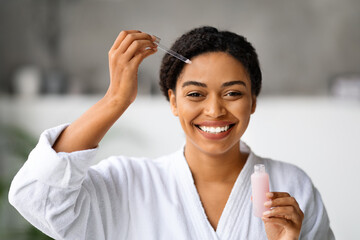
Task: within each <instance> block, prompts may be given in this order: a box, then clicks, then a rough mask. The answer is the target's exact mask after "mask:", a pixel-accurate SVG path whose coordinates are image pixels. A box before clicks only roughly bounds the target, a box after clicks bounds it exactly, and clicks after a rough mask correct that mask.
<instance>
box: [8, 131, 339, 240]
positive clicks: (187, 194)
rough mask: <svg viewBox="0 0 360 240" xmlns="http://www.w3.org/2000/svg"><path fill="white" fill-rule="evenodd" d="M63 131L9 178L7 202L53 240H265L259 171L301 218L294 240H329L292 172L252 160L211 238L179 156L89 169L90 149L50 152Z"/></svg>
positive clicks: (323, 217)
mask: <svg viewBox="0 0 360 240" xmlns="http://www.w3.org/2000/svg"><path fill="white" fill-rule="evenodd" d="M66 126H67V125H62V126H59V127H56V128H52V129H49V130H46V131H45V132H44V133H43V134H42V135H41V137H40V140H39V143H38V144H37V146H36V147H35V149H34V150H33V151H32V152H31V153H30V155H29V159H28V160H27V161H26V163H25V164H24V166H23V167H22V168H21V169H20V171H19V172H18V173H17V175H16V176H15V178H14V180H13V182H12V184H11V188H10V192H9V201H10V203H11V204H12V205H13V206H14V207H15V208H16V209H17V210H18V211H19V212H20V213H21V214H22V215H23V216H24V218H26V219H27V220H28V221H29V222H30V223H32V224H33V225H34V226H35V227H37V228H38V229H40V230H41V231H43V232H44V233H46V234H47V235H49V236H51V237H52V238H55V239H67V240H68V239H72V240H73V239H74V240H75V239H76V240H77V239H79V240H80V239H86V240H92V239H94V240H101V239H110V240H113V239H114V240H117V239H141V240H142V239H147V240H151V239H154V240H155V239H156V240H161V239H164V240H168V239H173V240H176V239H179V240H184V239H187V240H188V239H190V240H191V239H194V240H232V239H256V240H259V239H266V233H265V230H264V224H263V222H262V220H261V219H260V218H257V217H255V216H253V213H252V204H251V200H250V197H251V184H250V175H251V174H252V172H253V167H254V165H255V164H258V163H262V164H265V167H266V170H267V172H268V173H269V175H270V190H271V191H281V192H288V193H290V194H291V195H292V196H293V197H295V199H296V200H297V201H298V203H299V205H300V208H301V209H302V211H303V212H304V214H305V219H304V221H303V225H302V230H301V236H300V239H317V240H321V239H324V240H325V239H326V240H329V239H330V240H331V239H335V238H334V235H333V233H332V231H331V229H330V225H329V219H328V216H327V213H326V210H325V207H324V205H323V202H322V200H321V196H320V194H319V192H318V191H317V189H316V188H315V187H314V186H313V184H312V182H311V180H310V178H309V177H308V176H307V175H306V174H305V173H304V172H303V171H302V170H300V169H299V168H297V167H295V166H293V165H290V164H287V163H283V162H279V161H274V160H270V159H265V158H260V157H258V156H256V155H255V154H254V153H253V152H252V151H251V150H250V148H249V147H248V146H247V145H246V144H245V143H243V142H241V145H240V147H241V151H244V152H248V153H249V157H248V159H247V161H246V164H245V166H244V167H243V169H242V171H241V172H240V174H239V176H238V178H237V180H236V182H235V184H234V186H233V189H232V191H231V194H230V196H229V199H228V201H227V203H226V206H225V208H224V210H223V212H222V215H221V218H220V220H219V223H218V226H217V229H216V231H215V230H214V229H213V228H212V226H211V225H210V223H209V221H208V219H207V216H206V214H205V211H204V208H203V206H202V203H201V201H200V197H199V194H198V192H197V190H196V186H195V184H194V180H193V178H192V174H191V171H190V168H189V166H188V164H187V162H186V159H185V157H184V154H183V148H182V149H180V150H179V151H177V152H175V153H173V154H171V155H167V156H163V157H160V158H157V159H147V158H129V157H123V156H116V157H115V156H114V157H110V158H108V159H105V160H102V161H101V162H100V163H98V164H96V161H95V160H94V159H95V154H96V151H97V149H91V150H85V151H78V152H73V153H56V152H55V151H54V150H53V149H52V145H53V143H54V142H55V141H56V139H57V137H58V136H59V135H60V133H61V132H62V131H63V130H64V129H65V128H66Z"/></svg>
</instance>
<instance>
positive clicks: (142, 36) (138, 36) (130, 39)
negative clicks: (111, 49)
mask: <svg viewBox="0 0 360 240" xmlns="http://www.w3.org/2000/svg"><path fill="white" fill-rule="evenodd" d="M137 40H147V41H148V42H149V43H151V45H152V47H156V44H155V43H154V41H153V37H152V36H150V35H149V34H147V33H130V34H128V35H126V37H125V39H124V40H123V41H122V42H121V43H120V46H119V48H118V49H117V51H119V52H120V53H125V52H126V51H127V50H128V48H129V47H130V46H131V45H132V44H133V43H134V42H135V41H137Z"/></svg>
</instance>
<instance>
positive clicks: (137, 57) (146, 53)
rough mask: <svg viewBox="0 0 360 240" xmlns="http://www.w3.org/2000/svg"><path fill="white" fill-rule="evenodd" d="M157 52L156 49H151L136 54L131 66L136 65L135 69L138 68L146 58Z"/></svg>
mask: <svg viewBox="0 0 360 240" xmlns="http://www.w3.org/2000/svg"><path fill="white" fill-rule="evenodd" d="M156 51H157V49H156V48H149V49H146V50H144V51H142V52H140V53H138V54H136V55H135V56H134V57H133V59H131V64H134V66H135V67H138V66H139V65H140V63H141V62H142V61H143V60H144V59H145V58H146V57H148V56H150V55H152V54H154V53H155V52H156Z"/></svg>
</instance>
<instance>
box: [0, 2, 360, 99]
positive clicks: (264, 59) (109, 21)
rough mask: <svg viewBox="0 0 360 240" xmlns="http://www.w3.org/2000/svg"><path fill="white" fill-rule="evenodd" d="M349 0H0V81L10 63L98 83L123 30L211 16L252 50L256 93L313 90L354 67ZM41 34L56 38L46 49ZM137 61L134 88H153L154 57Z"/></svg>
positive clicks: (359, 34) (166, 38)
mask: <svg viewBox="0 0 360 240" xmlns="http://www.w3.org/2000/svg"><path fill="white" fill-rule="evenodd" d="M359 12H360V1H358V0H341V1H338V0H302V1H282V0H271V1H268V0H261V1H250V0H249V1H220V0H217V1H215V0H198V1H189V0H186V1H185V0H184V1H175V0H172V1H171V0H170V1H169V0H151V1H140V0H122V1H121V0H112V1H106V0H97V1H85V0H83V1H80V0H73V1H70V0H62V1H59V0H32V1H30V0H8V1H5V0H0V84H1V85H0V86H1V89H2V90H3V91H7V90H8V89H11V85H12V84H11V79H12V78H11V77H12V74H13V73H14V71H15V70H16V69H17V67H19V66H22V65H24V64H35V65H36V66H39V67H40V68H41V69H42V70H43V71H49V69H52V68H55V67H56V68H58V69H60V70H62V71H63V72H64V73H66V74H67V77H68V78H67V79H68V82H69V85H68V87H69V88H70V91H72V92H76V91H80V92H100V93H101V92H104V91H105V90H106V88H107V84H108V76H109V75H108V66H107V52H108V50H109V49H110V47H111V45H112V43H113V41H114V39H115V38H116V36H117V34H118V33H119V32H120V31H121V30H123V29H139V30H142V31H145V32H149V33H152V34H155V35H158V36H159V37H161V38H162V39H163V40H162V41H163V43H164V44H165V45H169V46H170V45H171V43H172V42H173V41H174V40H175V39H176V38H177V37H178V36H179V35H181V34H182V33H184V32H185V31H187V30H189V29H191V28H193V27H197V26H201V25H213V26H216V27H219V28H221V29H228V30H232V31H235V32H237V33H239V34H243V35H245V36H246V37H247V38H248V40H249V41H250V42H252V43H253V44H254V46H255V48H256V49H257V51H258V54H259V56H260V61H261V65H262V70H263V76H264V80H263V82H264V83H263V94H322V93H326V91H327V88H328V81H329V79H331V78H332V77H333V76H334V75H336V74H341V73H349V72H351V73H352V72H359V71H360V67H359V66H360V27H359V26H360V14H359ZM47 37H53V38H54V39H55V40H54V41H55V43H54V44H52V46H54V47H53V48H52V51H49V48H48V46H49V41H47V40H46V39H47ZM162 56H163V53H162V52H161V51H159V52H158V53H157V54H156V55H155V56H152V57H151V58H149V59H147V60H145V62H144V64H143V65H142V66H141V69H140V73H139V78H140V82H141V84H142V85H141V87H140V92H142V93H148V92H150V91H158V89H157V80H158V71H159V66H160V61H161V57H162Z"/></svg>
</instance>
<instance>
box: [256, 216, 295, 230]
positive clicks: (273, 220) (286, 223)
mask: <svg viewBox="0 0 360 240" xmlns="http://www.w3.org/2000/svg"><path fill="white" fill-rule="evenodd" d="M261 219H262V220H263V222H264V224H268V223H272V224H276V225H278V226H281V227H284V228H288V227H291V228H293V227H294V225H293V223H292V222H290V221H288V220H286V219H284V218H275V217H273V218H267V217H262V218H261Z"/></svg>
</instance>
